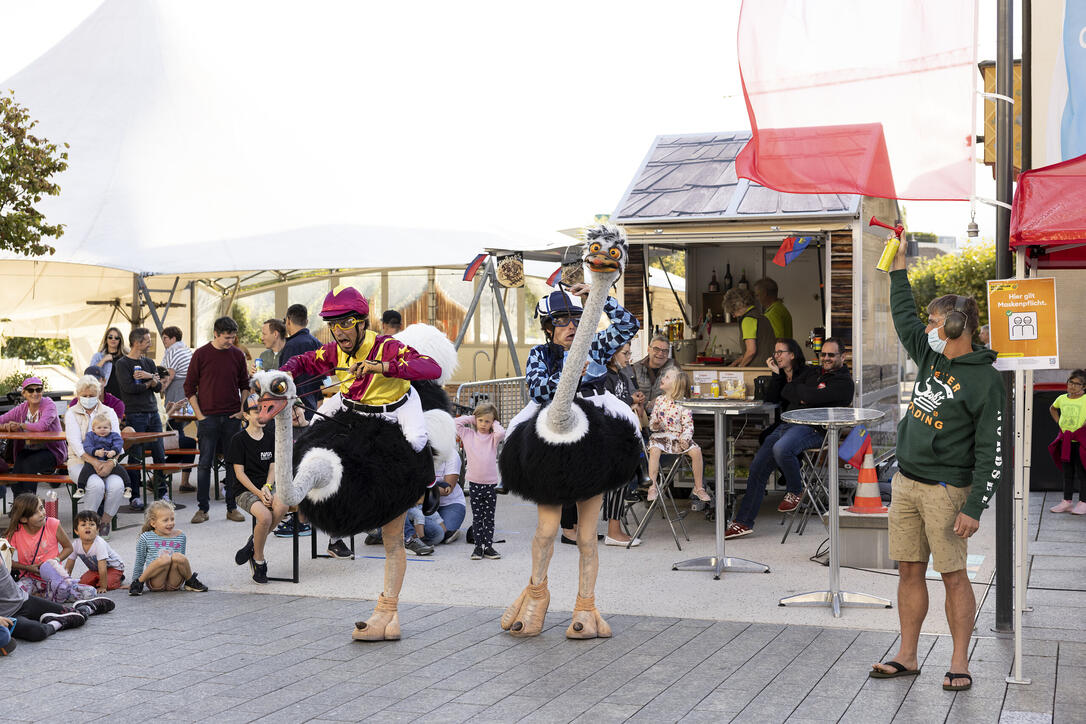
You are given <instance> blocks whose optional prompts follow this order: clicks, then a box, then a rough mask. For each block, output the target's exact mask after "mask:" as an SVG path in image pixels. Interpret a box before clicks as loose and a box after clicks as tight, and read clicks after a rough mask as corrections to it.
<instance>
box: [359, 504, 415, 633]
mask: <svg viewBox="0 0 1086 724" xmlns="http://www.w3.org/2000/svg"><path fill="white" fill-rule="evenodd" d="M405 516H406V513H405V514H401V515H398V516H396V519H395V520H391V521H389V522H388V523H385V524H384V525H383V526H381V538H382V540H383V541H384V544H385V588H384V591H382V592H381V595H380V597H378V599H377V607H376V608H375V609H374V610H373V615H372V616H370V617H369V618H368V619H367V620H365V621H360V622H358V623H356V624H355V630H354V633H353V634H351V638H353V639H354V640H355V641H394V640H397V639H399V638H400V618H399V615H398V614H397V613H396V604H397V603H398V601H399V598H400V588H401V587H402V586H403V574H404V569H405V568H406V567H407V553H406V552H405V551H404V548H403V521H404V517H405Z"/></svg>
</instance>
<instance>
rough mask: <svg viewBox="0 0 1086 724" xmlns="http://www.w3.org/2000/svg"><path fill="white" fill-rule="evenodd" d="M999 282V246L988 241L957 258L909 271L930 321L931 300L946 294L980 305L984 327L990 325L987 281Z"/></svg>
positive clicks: (923, 313) (962, 251)
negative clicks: (964, 297) (971, 299)
mask: <svg viewBox="0 0 1086 724" xmlns="http://www.w3.org/2000/svg"><path fill="white" fill-rule="evenodd" d="M995 278H996V255H995V244H994V243H992V242H985V241H979V242H973V243H971V244H968V245H966V246H965V247H964V248H963V249H960V250H959V251H958V252H956V253H954V254H943V255H942V256H937V257H935V258H933V259H925V260H924V261H921V262H919V263H917V264H916V265H915V266H913V267H912V268H911V269H910V270H909V283H910V284H912V288H913V298H914V299H915V300H916V305H917V307H918V308H919V311H920V317H921V319H927V316H928V315H927V308H928V303H929V302H931V300H933V299H935V298H937V297H941V296H942V295H944V294H961V295H964V296H968V297H973V299H975V300H976V301H977V306H978V307H980V323H981V324H982V325H984V324H988V285H987V281H988V280H989V279H995Z"/></svg>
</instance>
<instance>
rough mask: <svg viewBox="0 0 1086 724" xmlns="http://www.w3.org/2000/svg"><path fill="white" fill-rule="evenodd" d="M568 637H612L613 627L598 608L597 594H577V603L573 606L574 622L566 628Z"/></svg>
mask: <svg viewBox="0 0 1086 724" xmlns="http://www.w3.org/2000/svg"><path fill="white" fill-rule="evenodd" d="M566 638H567V639H594V638H601V639H609V638H611V627H610V626H609V625H608V624H607V622H606V621H604V620H603V616H601V615H600V612H599V611H597V610H596V597H595V596H587V597H586V596H582V595H580V594H578V595H577V603H576V605H574V607H573V623H571V624H570V625H569V628H567V629H566Z"/></svg>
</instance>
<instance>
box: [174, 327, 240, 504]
mask: <svg viewBox="0 0 1086 724" xmlns="http://www.w3.org/2000/svg"><path fill="white" fill-rule="evenodd" d="M214 332H215V336H214V337H213V338H212V340H211V341H210V342H208V343H207V344H205V345H204V346H203V347H200V348H199V349H198V350H196V351H195V352H193V353H192V360H191V361H190V362H189V371H188V376H187V377H186V378H185V395H186V396H187V397H188V398H189V402H190V403H191V404H192V411H193V413H194V414H195V415H196V434H197V437H199V438H200V440H199V445H200V463H199V467H198V468H197V474H196V502H197V504H198V505H199V507H200V509H199V510H197V511H196V514H195V515H193V516H192V522H193V523H203V522H204V521H206V520H207V519H208V515H207V509H208V507H209V504H210V503H209V496H208V492H209V491H210V489H211V466H212V465H214V464H215V456H216V455H217V454H218V453H219V452H222V453H225V452H226V446H227V445H228V444H229V442H230V438H232V437H233V436H234V435H235V434H236V433H237V432H238V431H239V430H240V429H241V422H240V421H239V420H238V418H237V417H236V416H237V415H238V414H239V413H240V410H241V401H242V399H244V397H245V395H247V394H248V393H249V373H248V370H247V369H246V366H245V355H244V354H243V353H242V351H241V350H240V349H238V348H237V347H235V346H234V342H235V341H236V340H237V337H238V324H237V322H235V321H234V320H233V319H231V318H230V317H219V318H218V319H216V320H215V327H214ZM226 517H227V518H228V519H229V520H233V521H239V522H242V521H244V520H245V516H244V515H242V514H241V512H240V511H238V509H237V504H236V503H235V502H234V486H233V484H232V482H231V478H230V476H229V475H227V476H226Z"/></svg>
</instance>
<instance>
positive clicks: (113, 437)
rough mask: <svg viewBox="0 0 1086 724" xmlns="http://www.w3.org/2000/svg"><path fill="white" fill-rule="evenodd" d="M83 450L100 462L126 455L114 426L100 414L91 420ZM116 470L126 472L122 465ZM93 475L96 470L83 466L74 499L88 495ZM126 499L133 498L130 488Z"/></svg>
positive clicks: (127, 490) (125, 494)
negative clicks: (89, 482) (88, 481)
mask: <svg viewBox="0 0 1086 724" xmlns="http://www.w3.org/2000/svg"><path fill="white" fill-rule="evenodd" d="M83 450H84V452H86V453H87V454H88V455H93V456H94V457H96V458H98V459H100V460H112V459H113V458H115V457H117V456H118V455H121V454H123V453H124V441H123V440H122V439H121V436H120V435H119V434H118V433H115V432H113V425H112V423H110V421H109V417H107V416H106V415H105V414H103V413H98V414H97V415H95V416H94V417H92V418H91V422H90V428H89V429H88V430H87V436H86V437H84V438H83ZM115 469H118V470H124V468H122V467H121V466H120V465H118V466H117V468H115ZM93 474H94V468H93V467H92V466H90V465H84V466H83V469H82V470H80V471H79V480H77V481H76V483H75V486H76V491H75V493H74V494H73V495H72V499H74V500H79V499H80V498H82V497H83V496H84V495H86V493H87V480H88V479H90V476H91V475H93ZM122 482H123V481H122ZM124 497H126V498H131V497H132V490H131V489H130V488H129V487H128V486H125V489H124ZM95 529H96V530H97V526H95Z"/></svg>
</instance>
